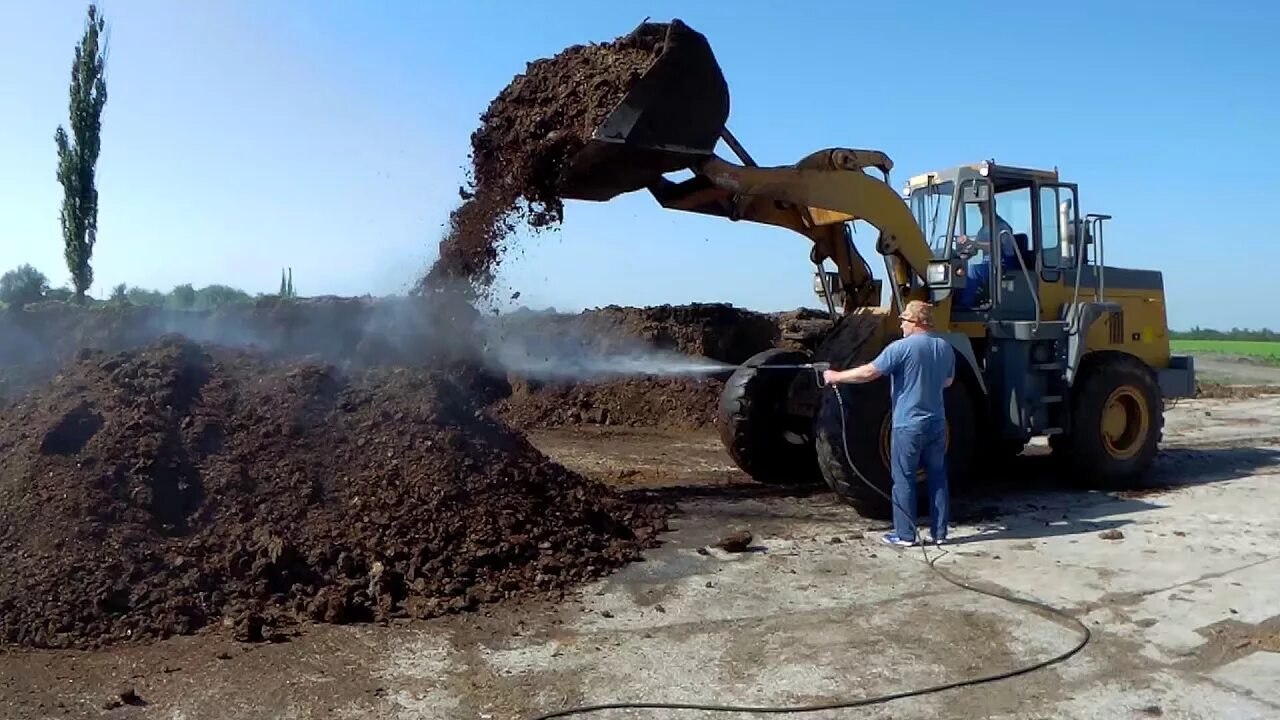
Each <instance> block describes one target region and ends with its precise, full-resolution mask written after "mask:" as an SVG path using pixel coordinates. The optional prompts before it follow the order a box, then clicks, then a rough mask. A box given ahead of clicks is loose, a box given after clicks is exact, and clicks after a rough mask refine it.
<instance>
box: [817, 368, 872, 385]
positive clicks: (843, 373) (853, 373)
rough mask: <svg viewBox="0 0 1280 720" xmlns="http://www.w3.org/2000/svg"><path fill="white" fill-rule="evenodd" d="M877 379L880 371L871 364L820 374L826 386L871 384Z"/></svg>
mask: <svg viewBox="0 0 1280 720" xmlns="http://www.w3.org/2000/svg"><path fill="white" fill-rule="evenodd" d="M878 377H880V371H879V370H877V369H876V366H875V365H872V364H871V363H867V364H865V365H859V366H858V367H856V368H853V369H852V370H828V371H826V372H824V373H822V380H823V381H824V382H825V383H826V384H828V385H834V384H835V383H841V382H847V383H865V382H871V381H872V380H875V379H876V378H878Z"/></svg>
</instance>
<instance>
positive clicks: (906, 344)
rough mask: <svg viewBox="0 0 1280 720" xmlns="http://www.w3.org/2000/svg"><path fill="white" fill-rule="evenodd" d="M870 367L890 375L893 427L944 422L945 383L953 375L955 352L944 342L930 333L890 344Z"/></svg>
mask: <svg viewBox="0 0 1280 720" xmlns="http://www.w3.org/2000/svg"><path fill="white" fill-rule="evenodd" d="M872 365H874V366H875V368H876V369H877V370H879V371H880V372H881V373H882V374H884V375H888V376H889V379H890V382H891V387H892V393H893V395H892V396H893V426H894V427H915V426H920V425H924V424H926V423H930V422H931V421H934V420H936V421H938V422H942V421H945V419H946V417H947V416H946V411H945V408H944V406H943V402H942V392H943V388H944V387H945V386H944V383H945V382H946V381H947V379H948V378H951V377H954V376H955V372H956V356H955V352H954V351H952V349H951V345H950V344H949V343H947V341H946V340H943V339H942V338H940V337H938V336H937V335H934V334H933V333H917V334H915V335H912V336H910V337H905V338H903V339H901V340H897V341H894V342H891V343H889V345H888V346H886V347H885V349H884V350H882V351H881V352H880V356H879V357H877V358H876V359H875V360H873V361H872Z"/></svg>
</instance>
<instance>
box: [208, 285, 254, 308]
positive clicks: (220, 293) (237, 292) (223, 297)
mask: <svg viewBox="0 0 1280 720" xmlns="http://www.w3.org/2000/svg"><path fill="white" fill-rule="evenodd" d="M252 300H253V298H251V297H249V293H247V292H245V291H243V290H241V289H239V288H233V287H230V286H227V285H208V286H206V287H202V288H200V289H199V290H197V291H196V299H195V308H196V309H197V310H212V309H214V308H220V307H225V306H228V305H240V304H245V303H249V302H251V301H252Z"/></svg>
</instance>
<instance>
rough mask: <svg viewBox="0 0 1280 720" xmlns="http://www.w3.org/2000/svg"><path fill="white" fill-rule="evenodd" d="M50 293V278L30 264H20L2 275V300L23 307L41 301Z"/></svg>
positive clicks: (0, 292) (0, 291) (0, 277)
mask: <svg viewBox="0 0 1280 720" xmlns="http://www.w3.org/2000/svg"><path fill="white" fill-rule="evenodd" d="M48 294H49V278H47V277H45V275H44V273H42V272H40V271H39V270H37V269H35V268H33V267H31V266H30V265H19V266H18V267H16V268H14V269H13V270H10V271H9V272H7V273H5V274H4V275H0V302H3V303H4V304H6V305H12V306H14V307H22V306H23V305H27V304H30V303H34V302H40V301H41V300H43V299H45V297H47V296H48Z"/></svg>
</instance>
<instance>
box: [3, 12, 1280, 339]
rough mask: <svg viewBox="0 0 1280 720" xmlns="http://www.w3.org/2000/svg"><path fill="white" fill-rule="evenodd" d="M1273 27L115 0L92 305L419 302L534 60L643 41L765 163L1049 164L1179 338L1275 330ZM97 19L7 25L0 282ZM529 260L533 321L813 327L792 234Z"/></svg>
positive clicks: (631, 226) (519, 277)
mask: <svg viewBox="0 0 1280 720" xmlns="http://www.w3.org/2000/svg"><path fill="white" fill-rule="evenodd" d="M551 7H556V8H559V9H558V10H555V11H553V10H551V9H548V8H551ZM1278 7H1280V6H1278V5H1275V4H1271V3H1263V2H1253V1H1250V2H1222V3H1219V4H1217V5H1216V6H1215V5H1210V4H1209V3H1190V2H1158V3H1157V2H1132V3H1124V2H1114V0H1112V1H1110V2H1081V3H1076V4H1072V5H1066V6H1064V5H1061V4H1051V3H1028V2H986V3H980V4H964V3H942V2H939V3H929V2H923V3H862V2H857V3H834V2H825V3H809V2H800V1H798V0H793V1H792V2H787V3H775V2H744V1H739V2H734V3H728V2H701V3H687V2H686V3H662V2H656V3H618V4H611V3H601V2H564V3H558V4H553V3H514V2H511V3H509V2H482V1H479V0H472V1H471V2H455V3H443V2H441V3H428V2H407V1H405V2H391V1H389V0H388V1H384V2H367V3H365V2H334V1H312V2H285V1H283V0H279V1H277V2H272V3H259V2H250V1H249V0H242V1H238V2H236V1H233V0H222V1H220V2H217V3H173V2H166V1H163V0H128V1H127V2H107V3H105V4H104V5H103V9H104V11H105V13H106V15H107V20H108V22H109V23H110V25H111V28H110V32H111V56H110V59H109V62H108V73H109V79H108V92H109V100H108V102H107V107H106V111H105V115H104V130H103V149H102V156H101V160H100V162H99V191H100V196H101V197H100V202H101V210H100V215H99V236H98V245H97V248H96V250H95V254H94V266H95V273H96V281H95V284H94V288H93V294H94V295H95V296H101V295H105V294H106V293H108V292H109V289H110V287H111V286H112V285H114V284H115V283H119V282H125V283H129V284H130V285H141V286H145V287H156V288H160V289H168V288H171V287H172V286H173V285H175V284H178V283H182V282H191V283H193V284H195V285H196V286H197V287H199V286H201V285H205V284H209V283H215V282H220V283H227V284H231V285H236V286H239V287H243V288H245V289H247V290H249V291H251V292H256V291H272V290H274V289H275V288H276V287H277V285H278V284H279V277H280V268H281V267H282V266H285V265H289V266H292V267H293V273H294V279H295V284H296V286H297V288H298V291H299V292H300V293H302V294H326V293H332V294H364V293H371V294H375V295H379V294H385V293H391V292H402V291H404V290H405V289H407V287H408V286H409V285H410V284H411V283H412V281H413V279H414V278H416V277H417V276H418V274H420V273H421V271H422V270H423V269H424V268H425V267H427V266H428V265H429V264H430V262H431V261H432V259H433V258H434V256H435V247H436V242H437V241H438V239H439V237H440V233H441V228H442V224H443V222H444V220H445V217H446V216H447V214H448V212H449V210H450V209H451V208H452V207H453V205H454V203H455V202H456V201H457V194H456V191H457V186H458V185H459V183H460V182H461V180H462V166H463V165H464V164H465V162H466V153H467V146H468V138H469V135H470V133H471V131H472V130H473V129H474V128H475V126H476V123H477V121H478V116H479V114H480V112H481V111H483V110H484V108H485V106H486V105H487V104H488V101H489V100H490V99H491V98H492V97H493V96H494V95H495V94H496V93H497V92H498V91H499V90H500V89H501V88H502V87H503V86H504V85H505V84H506V83H507V82H508V81H509V80H510V79H511V77H512V76H513V75H514V74H516V73H518V72H521V71H522V70H523V68H524V64H525V63H526V62H527V61H529V60H533V59H536V58H538V57H544V56H548V55H551V54H554V53H555V52H557V51H559V50H560V49H562V48H563V47H565V46H566V45H569V44H573V43H578V42H586V41H592V40H607V39H611V38H613V37H615V36H617V35H619V34H622V33H624V32H627V31H629V30H630V29H631V28H632V27H634V26H635V25H636V24H637V23H638V22H640V21H641V20H642V19H643V18H644V17H645V16H651V17H652V18H653V19H657V20H665V19H669V18H671V17H680V18H682V19H683V20H685V21H686V22H687V23H689V24H690V25H691V26H692V27H694V28H695V29H697V30H699V31H701V32H703V33H704V34H706V35H707V36H708V38H709V39H710V40H711V43H712V47H713V49H714V50H715V52H716V54H717V57H718V59H719V61H720V64H721V67H722V68H723V70H724V73H725V75H726V78H727V79H728V81H729V86H730V92H731V98H732V101H731V102H732V108H731V113H730V118H729V124H730V127H731V128H732V129H733V131H734V133H735V134H736V135H737V136H738V137H739V139H740V140H742V142H743V143H744V145H746V146H747V148H748V150H749V151H750V152H751V153H752V154H753V155H754V156H755V158H756V160H757V161H759V162H761V163H762V164H787V163H791V162H794V161H795V160H797V159H799V158H800V157H802V156H803V155H805V154H807V153H809V152H810V151H813V150H816V149H820V148H823V147H828V146H848V147H857V148H876V149H880V150H884V151H885V152H887V153H888V154H889V155H890V156H891V157H892V158H893V159H894V161H895V163H896V169H895V172H894V178H893V182H894V185H895V187H900V186H901V184H902V182H903V181H904V180H905V179H906V178H907V176H908V175H911V174H915V173H918V172H923V171H925V170H929V169H935V168H942V167H948V166H952V165H956V164H959V163H963V162H971V161H976V160H981V159H984V158H995V159H996V160H997V161H1001V162H1007V163H1010V164H1016V165H1029V166H1044V167H1053V166H1055V165H1056V166H1057V167H1058V168H1059V169H1060V170H1061V172H1062V173H1063V175H1064V177H1065V178H1067V179H1071V180H1074V181H1077V182H1079V183H1080V184H1081V196H1080V201H1081V203H1082V206H1083V209H1084V210H1085V211H1086V212H1102V213H1109V214H1111V215H1113V216H1115V219H1114V220H1113V221H1111V223H1110V225H1109V227H1108V231H1107V236H1106V237H1107V259H1108V261H1109V264H1118V265H1123V266H1128V267H1151V268H1156V269H1160V270H1162V271H1163V272H1164V273H1165V283H1166V290H1167V292H1168V296H1169V312H1170V322H1171V324H1172V325H1173V326H1174V327H1176V328H1184V327H1189V326H1191V325H1194V324H1200V325H1210V326H1220V327H1230V326H1233V325H1237V326H1241V327H1261V326H1264V325H1270V326H1271V327H1273V328H1274V327H1278V326H1280V312H1277V311H1276V310H1273V309H1272V308H1273V303H1272V302H1271V301H1269V300H1260V299H1259V298H1260V297H1261V296H1262V295H1263V294H1264V293H1266V292H1267V291H1268V290H1269V288H1270V287H1271V286H1273V285H1274V284H1275V282H1276V281H1275V280H1273V279H1272V278H1271V277H1269V275H1268V270H1271V269H1275V268H1280V242H1278V241H1280V237H1278V232H1277V226H1276V224H1275V222H1274V220H1268V219H1267V218H1270V217H1271V216H1272V215H1274V214H1275V213H1274V210H1273V204H1274V201H1275V200H1274V199H1275V197H1276V195H1277V190H1280V182H1278V181H1277V179H1276V167H1277V166H1278V165H1280V133H1278V132H1276V128H1280V83H1277V82H1276V81H1275V79H1274V69H1275V68H1276V67H1277V66H1280V45H1278V44H1277V43H1276V42H1275V40H1274V37H1275V35H1276V33H1277V31H1280V10H1278V9H1277V8H1278ZM84 10H85V5H84V3H82V2H65V1H64V0H56V1H55V0H46V1H45V2H39V3H33V2H26V1H25V0H0V269H8V268H11V267H13V266H16V265H18V264H19V263H22V262H30V263H32V264H34V265H36V266H37V267H39V268H40V269H41V270H43V271H44V272H45V273H46V274H48V275H49V276H50V277H51V278H52V279H53V281H54V284H55V285H56V284H60V283H63V282H66V281H68V278H69V276H68V273H67V271H66V268H65V265H64V264H63V261H62V249H61V239H60V231H59V227H58V219H57V218H58V203H59V198H60V193H61V189H60V187H59V186H58V184H57V182H56V180H55V179H54V161H55V153H54V143H53V132H54V129H55V128H56V127H57V125H58V124H59V123H65V122H66V84H67V75H68V72H69V65H70V62H71V55H72V49H73V47H74V44H75V41H76V39H77V38H78V37H79V34H80V32H81V30H82V24H83V18H84ZM871 241H872V237H871V235H870V233H869V232H866V231H864V232H861V233H860V234H859V235H858V239H857V242H858V244H859V246H860V248H862V249H863V251H864V252H866V253H871V252H872V249H871ZM516 245H517V250H516V252H514V253H512V255H511V256H510V257H509V260H508V262H507V263H506V264H505V265H504V268H503V270H502V273H501V276H500V282H501V284H502V285H503V286H504V287H507V288H508V289H509V290H510V291H515V290H519V291H520V292H521V293H522V296H521V298H520V300H519V302H521V303H524V304H527V305H530V306H533V307H542V306H546V305H554V306H556V307H558V308H562V309H580V308H583V307H594V306H600V305H606V304H611V303H616V304H630V305H636V304H643V305H647V304H658V303H663V302H671V303H684V302H695V301H700V302H710V301H727V302H732V303H734V304H737V305H741V306H745V307H750V308H755V309H761V310H780V309H790V308H795V307H798V306H801V305H805V306H811V307H812V306H816V305H817V304H818V301H817V299H816V298H815V297H814V296H813V294H812V290H811V288H812V284H811V283H812V281H811V271H812V266H811V265H810V264H809V263H808V248H807V241H806V240H804V239H803V238H801V237H800V236H798V235H792V234H789V233H787V232H785V231H782V230H775V229H771V228H763V227H752V226H750V225H748V224H745V223H740V224H732V223H729V222H728V221H725V220H718V219H714V218H704V217H699V216H694V215H689V214H682V213H674V212H670V211H666V210H663V209H661V208H659V207H658V206H657V205H656V204H655V203H654V202H653V201H652V199H651V198H649V196H648V195H647V194H643V193H636V194H633V195H629V196H624V197H622V198H619V199H617V200H615V201H613V202H610V203H607V204H595V203H590V204H589V203H573V204H571V205H570V206H569V208H568V211H567V213H566V221H565V223H564V226H563V227H562V228H561V229H560V230H558V231H555V232H551V233H545V234H541V235H535V236H532V237H521V238H519V239H518V241H517V243H516ZM874 266H875V267H877V268H879V267H881V266H880V265H879V263H878V262H877V263H875V265H874Z"/></svg>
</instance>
